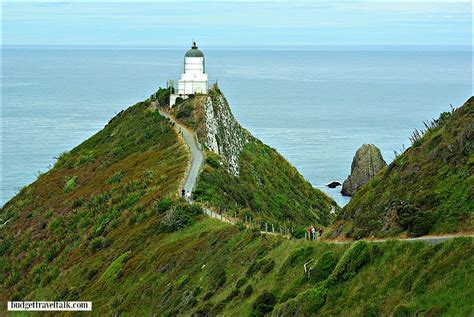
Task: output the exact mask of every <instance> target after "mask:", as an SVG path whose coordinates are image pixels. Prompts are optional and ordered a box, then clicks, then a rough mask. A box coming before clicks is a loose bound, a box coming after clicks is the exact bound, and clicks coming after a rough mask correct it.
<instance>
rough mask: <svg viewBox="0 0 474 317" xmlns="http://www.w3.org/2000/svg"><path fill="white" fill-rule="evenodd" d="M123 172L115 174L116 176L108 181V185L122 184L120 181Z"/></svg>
mask: <svg viewBox="0 0 474 317" xmlns="http://www.w3.org/2000/svg"><path fill="white" fill-rule="evenodd" d="M122 176H123V174H122V172H120V171H119V172H116V173H114V175H112V176H110V178H109V179H108V180H107V184H117V183H120V181H121V180H122Z"/></svg>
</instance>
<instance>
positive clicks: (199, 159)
mask: <svg viewBox="0 0 474 317" xmlns="http://www.w3.org/2000/svg"><path fill="white" fill-rule="evenodd" d="M158 111H159V112H160V114H161V115H162V116H164V117H166V118H168V119H170V120H171V121H172V122H173V123H174V124H175V126H176V127H177V129H178V130H179V132H181V136H182V137H183V139H184V142H185V143H186V145H187V146H188V148H189V151H190V153H191V155H192V160H191V166H190V168H189V171H188V175H187V176H186V181H185V183H184V189H185V190H186V191H189V192H190V193H192V192H193V189H194V186H196V181H197V178H198V176H199V171H200V169H201V166H202V163H203V161H204V154H203V152H202V150H201V149H202V146H201V145H200V144H199V143H198V141H197V137H196V134H195V133H194V131H192V130H190V129H188V128H186V127H185V126H184V125H182V124H181V123H179V122H177V121H176V119H175V118H174V117H172V116H170V115H169V114H168V113H167V112H165V111H163V110H161V109H159V110H158ZM190 203H192V201H191V202H190ZM203 209H204V213H205V214H206V215H207V216H209V217H211V218H214V219H217V220H219V221H222V222H225V223H228V224H231V225H236V224H237V223H238V222H239V219H236V218H229V217H226V216H223V215H222V214H221V213H217V212H215V211H212V210H211V209H208V208H204V207H203ZM7 222H8V221H7ZM244 225H245V226H247V227H250V225H248V224H244ZM260 232H261V233H264V234H269V235H279V236H282V237H285V238H289V235H285V234H283V233H280V232H273V231H270V232H269V231H260ZM458 237H470V238H474V234H452V235H449V234H448V235H439V236H424V237H418V238H389V239H364V241H367V242H375V243H380V242H386V241H390V240H398V241H407V242H418V241H421V242H425V243H428V244H438V243H442V242H444V241H446V240H449V239H454V238H458ZM317 241H321V240H317ZM322 242H325V243H334V244H347V243H354V242H355V241H353V240H349V241H335V240H322Z"/></svg>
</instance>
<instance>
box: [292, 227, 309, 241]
mask: <svg viewBox="0 0 474 317" xmlns="http://www.w3.org/2000/svg"><path fill="white" fill-rule="evenodd" d="M305 233H306V229H305V228H297V229H295V230H294V231H293V232H292V233H291V237H293V238H295V239H303V238H304V236H305Z"/></svg>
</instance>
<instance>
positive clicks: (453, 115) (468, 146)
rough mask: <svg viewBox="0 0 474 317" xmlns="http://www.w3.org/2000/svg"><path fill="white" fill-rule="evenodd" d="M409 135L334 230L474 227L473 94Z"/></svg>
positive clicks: (351, 233)
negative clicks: (401, 150) (409, 142)
mask: <svg viewBox="0 0 474 317" xmlns="http://www.w3.org/2000/svg"><path fill="white" fill-rule="evenodd" d="M411 139H412V143H413V144H412V146H411V147H410V148H409V149H407V150H406V151H405V152H404V153H402V154H401V155H399V156H397V158H396V159H395V160H394V161H393V162H392V163H391V164H390V165H389V166H387V167H386V168H385V169H383V170H381V171H380V172H379V173H378V174H377V175H376V176H375V177H374V178H373V179H372V180H371V181H370V182H369V183H367V184H366V185H365V186H364V187H362V188H361V189H360V190H359V191H358V192H357V193H356V195H355V196H354V197H353V198H352V200H351V201H350V202H349V204H347V206H345V207H344V208H343V210H342V211H341V212H340V214H339V215H338V217H337V219H338V221H339V223H338V225H337V226H336V227H335V228H336V229H335V232H334V233H333V234H334V235H339V234H344V235H346V236H347V237H353V238H361V237H366V236H372V235H375V236H388V235H396V234H400V233H407V234H409V235H414V236H419V235H425V234H431V233H433V234H436V233H450V232H459V231H466V232H473V231H474V97H471V98H470V99H469V100H468V101H467V102H466V103H465V104H464V105H463V106H461V107H459V108H458V109H455V110H453V111H451V112H444V113H442V114H441V115H440V117H439V118H438V119H436V120H434V121H432V122H430V123H426V131H425V132H424V133H423V132H419V131H415V132H414V133H413V135H412V137H411Z"/></svg>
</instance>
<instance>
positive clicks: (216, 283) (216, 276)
mask: <svg viewBox="0 0 474 317" xmlns="http://www.w3.org/2000/svg"><path fill="white" fill-rule="evenodd" d="M226 281H227V275H226V272H225V269H224V268H223V267H222V266H216V267H215V268H214V269H213V270H212V271H211V281H210V290H211V291H213V292H215V291H217V290H218V289H219V288H221V287H222V286H223V285H224V284H225V282H226Z"/></svg>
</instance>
